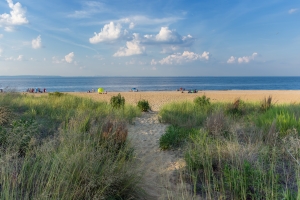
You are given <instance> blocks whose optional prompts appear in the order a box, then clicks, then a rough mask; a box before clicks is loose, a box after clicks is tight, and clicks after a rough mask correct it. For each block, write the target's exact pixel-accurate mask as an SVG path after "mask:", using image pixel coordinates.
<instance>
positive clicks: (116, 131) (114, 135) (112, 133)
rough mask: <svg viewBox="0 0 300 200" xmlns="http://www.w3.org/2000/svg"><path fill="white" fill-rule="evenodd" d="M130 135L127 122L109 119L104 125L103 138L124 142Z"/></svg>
mask: <svg viewBox="0 0 300 200" xmlns="http://www.w3.org/2000/svg"><path fill="white" fill-rule="evenodd" d="M127 135H128V129H127V127H126V123H125V122H123V121H112V120H110V119H109V120H107V121H106V122H105V123H104V124H103V126H102V138H103V139H113V140H114V142H116V143H124V142H125V141H126V138H127Z"/></svg>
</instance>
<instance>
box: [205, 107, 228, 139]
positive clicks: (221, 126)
mask: <svg viewBox="0 0 300 200" xmlns="http://www.w3.org/2000/svg"><path fill="white" fill-rule="evenodd" d="M206 128H207V130H208V132H209V133H210V134H212V135H214V136H221V135H222V134H223V133H224V132H225V131H226V130H227V128H228V127H227V119H226V117H225V115H224V113H223V112H222V111H219V112H217V113H213V114H212V115H210V116H209V117H208V118H207V119H206Z"/></svg>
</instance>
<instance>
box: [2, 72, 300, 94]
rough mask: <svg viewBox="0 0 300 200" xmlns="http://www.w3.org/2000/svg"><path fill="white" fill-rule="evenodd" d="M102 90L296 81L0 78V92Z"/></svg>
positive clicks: (268, 85) (289, 80) (284, 85)
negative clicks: (100, 88)
mask: <svg viewBox="0 0 300 200" xmlns="http://www.w3.org/2000/svg"><path fill="white" fill-rule="evenodd" d="M99 87H102V88H104V89H105V90H106V91H115V92H122V91H129V90H130V89H131V88H137V89H138V90H139V91H175V90H177V89H179V88H185V89H186V90H189V89H193V90H194V89H197V90H300V77H59V76H55V77H54V76H0V89H4V90H14V91H18V92H22V91H26V90H27V89H28V88H41V89H44V88H46V90H47V92H55V91H58V92H86V91H88V90H92V89H94V90H97V88H99Z"/></svg>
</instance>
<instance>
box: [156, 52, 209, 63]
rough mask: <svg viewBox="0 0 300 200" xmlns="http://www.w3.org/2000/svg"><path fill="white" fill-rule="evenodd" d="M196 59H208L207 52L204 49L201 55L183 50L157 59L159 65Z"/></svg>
mask: <svg viewBox="0 0 300 200" xmlns="http://www.w3.org/2000/svg"><path fill="white" fill-rule="evenodd" d="M196 60H209V52H206V51H204V52H203V53H202V54H201V55H200V54H197V53H194V52H190V51H184V52H183V53H182V54H181V53H177V54H173V55H169V56H167V57H166V58H163V59H162V60H160V61H159V63H160V64H161V65H171V64H182V63H187V62H192V61H196ZM154 63H156V62H155V61H154V60H152V61H151V64H154Z"/></svg>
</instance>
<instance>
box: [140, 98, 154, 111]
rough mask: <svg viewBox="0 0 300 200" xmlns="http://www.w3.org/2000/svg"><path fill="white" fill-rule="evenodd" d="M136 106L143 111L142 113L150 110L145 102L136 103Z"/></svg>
mask: <svg viewBox="0 0 300 200" xmlns="http://www.w3.org/2000/svg"><path fill="white" fill-rule="evenodd" d="M137 106H138V108H139V109H140V110H141V111H143V112H148V111H149V110H150V109H151V108H150V105H149V102H148V101H147V100H144V99H143V100H140V101H139V102H138V103H137Z"/></svg>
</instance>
